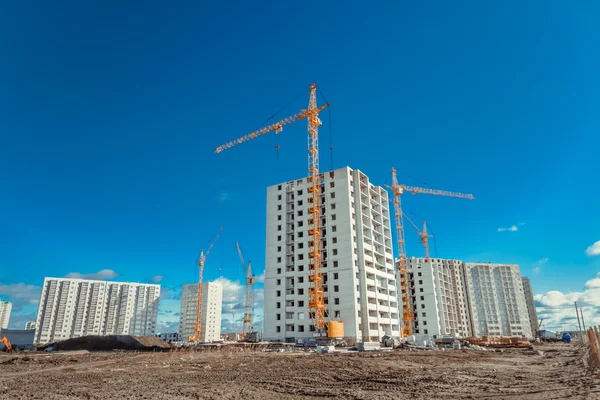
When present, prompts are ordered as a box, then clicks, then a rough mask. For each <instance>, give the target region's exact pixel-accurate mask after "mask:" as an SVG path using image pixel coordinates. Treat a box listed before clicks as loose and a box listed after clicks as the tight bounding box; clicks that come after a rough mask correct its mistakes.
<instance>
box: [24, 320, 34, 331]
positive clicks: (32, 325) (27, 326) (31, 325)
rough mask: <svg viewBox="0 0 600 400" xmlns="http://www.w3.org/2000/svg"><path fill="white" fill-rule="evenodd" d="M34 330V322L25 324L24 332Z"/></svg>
mask: <svg viewBox="0 0 600 400" xmlns="http://www.w3.org/2000/svg"><path fill="white" fill-rule="evenodd" d="M31 329H35V321H30V322H26V323H25V330H26V331H28V330H31Z"/></svg>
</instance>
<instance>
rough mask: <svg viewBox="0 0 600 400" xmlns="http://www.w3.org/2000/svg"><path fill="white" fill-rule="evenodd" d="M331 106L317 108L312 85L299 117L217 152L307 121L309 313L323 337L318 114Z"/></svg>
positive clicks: (323, 300)
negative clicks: (295, 123) (305, 104)
mask: <svg viewBox="0 0 600 400" xmlns="http://www.w3.org/2000/svg"><path fill="white" fill-rule="evenodd" d="M326 107H329V103H327V104H324V105H321V106H318V105H317V86H316V85H315V84H314V83H313V84H312V85H310V97H309V102H308V108H306V109H304V110H301V111H300V112H299V113H297V114H294V115H292V116H290V117H287V118H284V119H282V120H280V121H278V122H275V123H273V124H271V125H268V126H265V127H263V128H260V129H258V130H255V131H253V132H251V133H249V134H247V135H244V136H242V137H240V138H238V139H236V140H232V141H230V142H228V143H225V144H223V145H221V146H218V147H217V148H216V149H215V153H217V154H218V153H220V152H222V151H224V150H227V149H230V148H232V147H234V146H237V145H240V144H243V143H245V142H247V141H249V140H252V139H256V138H257V137H260V136H263V135H265V134H267V133H269V132H271V131H275V133H279V132H281V131H282V129H283V126H285V125H288V124H291V123H293V122H296V121H299V120H301V119H305V118H306V119H307V121H308V183H309V188H308V192H309V199H308V202H309V205H310V208H309V217H310V218H309V221H308V225H309V230H308V233H309V242H308V245H309V252H310V253H309V257H310V264H309V289H308V309H309V313H310V316H311V318H312V321H313V325H314V327H315V330H316V331H317V332H318V333H324V329H325V318H326V317H327V309H326V307H325V294H324V290H323V272H322V258H321V252H322V249H321V201H320V199H321V176H320V174H319V126H321V125H322V122H321V120H320V119H319V112H321V111H322V110H323V109H325V108H326Z"/></svg>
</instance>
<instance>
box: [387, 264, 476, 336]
mask: <svg viewBox="0 0 600 400" xmlns="http://www.w3.org/2000/svg"><path fill="white" fill-rule="evenodd" d="M398 263H399V261H398ZM407 267H408V275H409V281H410V290H411V295H412V304H413V310H414V323H415V326H414V328H415V330H414V332H415V333H420V334H429V335H436V336H440V335H452V336H454V337H469V336H471V334H472V332H471V317H470V314H469V305H468V299H467V291H466V283H465V272H464V269H463V263H462V261H460V260H445V259H441V258H432V259H430V260H429V261H425V259H424V258H414V257H413V258H409V259H407Z"/></svg>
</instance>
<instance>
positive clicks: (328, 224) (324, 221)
mask: <svg viewBox="0 0 600 400" xmlns="http://www.w3.org/2000/svg"><path fill="white" fill-rule="evenodd" d="M308 188H309V184H308V180H307V178H302V179H298V180H294V181H289V182H284V183H281V184H278V185H274V186H270V187H268V188H267V221H266V225H267V226H266V228H267V229H266V261H265V263H266V268H265V283H264V285H265V306H264V307H265V308H264V338H265V339H266V340H280V341H293V340H294V339H296V338H307V337H312V336H313V330H314V326H313V324H312V320H311V318H310V315H309V309H308V289H309V269H310V268H309V266H310V257H309V243H308V242H309V237H310V234H309V230H310V229H311V221H310V218H311V215H310V212H309V209H310V207H311V204H309V192H308ZM321 231H322V232H321V238H322V244H321V246H322V250H323V253H322V263H323V279H324V281H323V282H324V290H325V302H326V304H327V306H326V307H327V311H328V313H329V318H330V319H331V320H335V321H343V323H344V331H345V332H344V334H345V336H346V338H347V339H351V340H359V341H360V340H362V341H379V340H380V338H381V337H382V336H383V335H391V336H399V334H400V332H399V329H400V321H399V309H398V288H397V283H396V276H395V273H394V262H393V255H392V235H391V228H390V212H389V203H388V193H387V191H386V190H385V189H384V188H382V187H380V186H374V185H373V184H372V183H370V182H369V178H368V177H367V176H366V175H365V174H363V173H362V172H361V171H359V170H352V169H350V168H348V167H346V168H341V169H337V170H334V171H331V172H325V173H323V174H322V182H321Z"/></svg>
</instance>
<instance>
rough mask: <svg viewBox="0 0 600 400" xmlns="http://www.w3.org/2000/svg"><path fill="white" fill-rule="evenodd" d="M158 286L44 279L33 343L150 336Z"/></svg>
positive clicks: (154, 326) (154, 328)
mask: <svg viewBox="0 0 600 400" xmlns="http://www.w3.org/2000/svg"><path fill="white" fill-rule="evenodd" d="M159 296H160V285H155V284H142V283H133V282H106V281H96V280H88V279H72V278H45V279H44V286H43V288H42V295H41V297H40V304H39V308H38V314H37V319H36V322H35V326H36V327H37V329H36V331H35V343H38V344H43V343H49V342H54V341H58V340H65V339H69V338H73V337H81V336H87V335H135V336H152V335H154V333H155V331H156V319H157V317H158V301H159Z"/></svg>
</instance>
